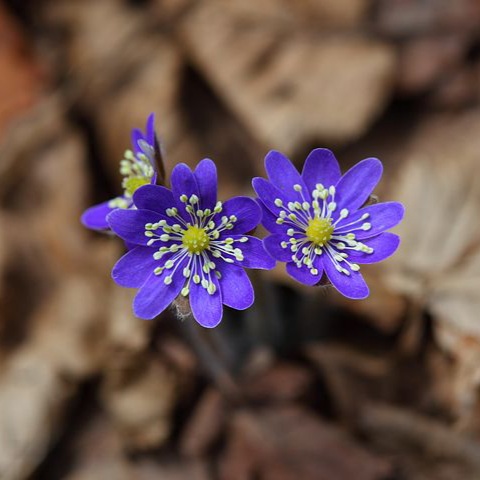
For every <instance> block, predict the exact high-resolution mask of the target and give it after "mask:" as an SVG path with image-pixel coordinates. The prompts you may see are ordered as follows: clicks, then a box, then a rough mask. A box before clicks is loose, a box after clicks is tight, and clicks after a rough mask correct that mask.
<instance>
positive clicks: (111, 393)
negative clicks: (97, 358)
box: [102, 320, 177, 450]
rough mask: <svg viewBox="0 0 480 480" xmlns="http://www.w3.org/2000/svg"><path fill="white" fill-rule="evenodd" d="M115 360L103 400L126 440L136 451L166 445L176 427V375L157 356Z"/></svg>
mask: <svg viewBox="0 0 480 480" xmlns="http://www.w3.org/2000/svg"><path fill="white" fill-rule="evenodd" d="M139 321H140V320H139ZM115 360H116V358H115V357H113V358H111V359H110V360H109V363H108V364H107V367H109V369H108V370H107V371H106V376H105V379H104V382H103V385H102V399H103V403H104V406H105V408H106V409H107V411H108V412H109V414H110V416H111V417H112V419H113V421H114V422H115V425H116V427H117V429H118V430H119V432H120V434H121V436H122V440H123V443H124V444H125V446H126V447H127V448H130V449H133V450H137V449H138V450H142V449H151V448H155V447H159V446H161V445H163V444H164V443H165V442H166V441H167V440H168V437H169V435H170V431H171V428H172V425H171V424H172V412H173V409H174V407H175V402H176V399H177V396H176V392H177V388H176V383H177V382H176V378H175V376H174V375H173V373H172V372H171V371H170V369H169V368H168V367H167V366H166V365H164V364H163V363H162V362H160V361H159V360H158V359H156V358H155V357H153V356H147V355H142V356H140V357H139V358H135V357H133V358H132V357H131V358H129V362H128V363H127V364H126V365H125V364H124V365H117V364H116V361H115ZM135 360H136V362H135V363H134V361H135Z"/></svg>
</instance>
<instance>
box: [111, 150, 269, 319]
mask: <svg viewBox="0 0 480 480" xmlns="http://www.w3.org/2000/svg"><path fill="white" fill-rule="evenodd" d="M171 186H172V188H171V190H169V189H167V188H165V187H161V186H157V185H147V186H143V187H141V188H139V189H138V190H137V191H136V192H135V193H134V194H133V201H134V204H135V206H136V209H130V210H125V209H123V210H120V209H118V210H115V211H114V212H112V213H111V214H110V215H109V217H108V221H109V224H110V226H111V228H112V230H113V231H114V232H115V233H116V234H117V235H119V236H120V237H121V238H123V239H124V240H125V241H126V242H128V243H129V244H131V245H134V248H132V249H131V250H130V251H129V252H128V253H127V254H126V255H124V256H123V257H122V258H121V259H120V260H119V261H118V262H117V264H116V265H115V266H114V268H113V272H112V277H113V279H114V280H115V281H116V282H117V283H118V284H119V285H122V286H124V287H130V288H139V289H140V290H139V291H138V293H137V295H136V297H135V299H134V302H133V309H134V312H135V314H136V315H137V316H138V317H140V318H145V319H151V318H154V317H156V316H157V315H158V314H160V313H161V312H162V311H163V310H165V309H166V308H167V307H168V306H169V305H170V304H171V303H172V302H173V301H174V300H175V298H176V297H177V296H178V295H182V296H184V297H188V298H189V301H190V306H191V310H192V313H193V316H194V317H195V319H196V320H197V321H198V322H199V323H200V324H201V325H203V326H205V327H214V326H216V325H217V324H218V323H219V322H220V320H221V318H222V312H223V307H222V304H225V305H228V306H230V307H232V308H235V309H237V310H243V309H245V308H248V307H249V306H250V305H251V304H252V303H253V298H254V294H253V288H252V285H251V283H250V280H249V278H248V276H247V275H246V273H245V271H244V270H243V267H248V268H263V269H270V268H273V267H274V265H275V261H274V260H273V259H272V258H271V257H270V256H269V255H268V253H267V252H266V251H265V250H264V248H263V244H262V242H261V241H260V240H259V239H258V238H255V237H252V236H249V235H246V233H247V232H250V231H251V230H253V229H254V228H255V227H256V226H257V225H258V223H259V222H260V220H261V216H262V213H261V209H260V207H259V206H258V204H257V203H256V202H255V201H254V200H253V199H251V198H247V197H235V198H232V199H230V200H227V201H226V202H225V203H222V202H221V201H217V172H216V168H215V164H214V163H213V162H212V161H211V160H209V159H205V160H202V161H201V162H200V163H199V164H198V166H197V168H196V170H195V171H194V172H192V171H191V170H190V169H189V168H188V166H187V165H185V164H179V165H177V166H176V167H175V168H174V169H173V171H172V175H171Z"/></svg>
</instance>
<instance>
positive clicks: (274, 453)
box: [220, 407, 391, 480]
mask: <svg viewBox="0 0 480 480" xmlns="http://www.w3.org/2000/svg"><path fill="white" fill-rule="evenodd" d="M389 473H391V469H390V466H389V464H388V462H387V461H385V460H382V459H381V458H379V457H376V456H375V455H372V454H371V453H369V452H367V451H366V450H363V449H362V448H361V447H360V446H357V445H356V444H355V443H354V442H352V441H351V440H350V439H349V438H348V437H347V436H346V435H345V434H344V433H343V432H341V431H340V430H338V429H337V428H335V427H333V426H331V425H328V424H327V423H325V422H323V421H321V420H320V419H318V418H317V417H315V416H314V415H312V414H310V413H308V412H307V411H305V410H302V409H299V408H294V407H287V408H269V409H268V410H265V411H259V412H257V413H249V412H238V413H237V414H236V415H235V416H234V417H233V418H232V433H231V437H230V441H229V444H228V446H227V452H226V454H225V457H224V459H223V462H222V466H221V474H220V478H221V479H222V480H237V479H242V480H247V479H253V478H256V479H259V480H290V479H292V480H293V479H298V478H302V480H310V479H312V480H313V479H315V480H323V479H325V480H331V479H332V478H335V479H338V480H344V479H345V480H347V479H351V478H356V479H358V480H367V479H371V480H378V479H381V478H386V476H387V475H388V474H389Z"/></svg>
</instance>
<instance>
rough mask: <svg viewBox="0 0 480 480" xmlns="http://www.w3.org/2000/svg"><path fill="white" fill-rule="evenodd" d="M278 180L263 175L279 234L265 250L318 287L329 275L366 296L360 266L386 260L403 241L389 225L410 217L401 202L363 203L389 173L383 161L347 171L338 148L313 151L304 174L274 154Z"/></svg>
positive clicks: (260, 182) (258, 187) (270, 217)
mask: <svg viewBox="0 0 480 480" xmlns="http://www.w3.org/2000/svg"><path fill="white" fill-rule="evenodd" d="M265 169H266V171H267V175H268V178H269V180H270V181H268V180H266V179H264V178H255V179H254V180H253V187H254V189H255V191H256V192H257V194H258V196H259V199H260V203H261V206H262V208H263V213H264V215H263V224H264V226H265V227H266V228H267V230H269V231H270V232H271V233H272V235H270V236H268V237H267V238H265V239H264V244H265V248H266V249H267V251H268V252H269V253H270V254H271V255H272V256H273V257H274V258H275V259H277V260H279V261H282V262H286V269H287V272H288V274H289V275H290V276H291V277H293V278H294V279H295V280H298V281H299V282H301V283H304V284H306V285H316V284H317V283H319V282H320V279H321V278H322V275H323V274H324V273H325V274H326V276H327V277H328V279H329V280H330V282H331V283H332V285H333V286H334V287H335V288H336V289H337V290H338V291H339V292H340V293H342V294H343V295H345V296H346V297H348V298H353V299H361V298H365V297H367V296H368V294H369V289H368V286H367V284H366V283H365V281H364V279H363V276H362V274H361V273H360V271H359V270H360V266H359V264H362V263H374V262H379V261H381V260H384V259H385V258H387V257H389V256H390V255H392V254H393V253H394V252H395V250H396V249H397V247H398V245H399V243H400V239H399V237H398V236H397V235H394V234H393V233H388V232H386V230H388V229H389V228H392V227H394V226H395V225H397V224H398V223H399V222H400V221H401V220H402V218H403V214H404V208H403V206H402V204H400V203H398V202H385V203H378V204H375V205H370V206H365V207H363V208H362V206H363V205H364V204H365V202H366V201H367V200H368V198H369V196H370V194H371V193H372V191H373V189H374V188H375V186H376V184H377V183H378V181H379V180H380V177H381V176H382V170H383V167H382V164H381V162H380V160H378V159H376V158H367V159H365V160H363V161H361V162H360V163H358V164H357V165H355V166H354V167H352V168H351V169H350V170H349V171H348V172H347V173H345V174H344V175H343V176H342V175H341V172H340V167H339V164H338V162H337V160H336V158H335V157H334V155H333V153H332V152H331V151H330V150H327V149H321V148H318V149H315V150H313V151H312V152H311V153H310V154H309V156H308V158H307V159H306V161H305V165H304V167H303V171H302V173H301V174H300V173H299V172H298V171H297V169H296V168H295V167H294V166H293V164H292V163H291V162H290V160H289V159H288V158H287V157H285V156H284V155H282V154H281V153H279V152H275V151H272V152H270V153H269V154H268V155H267V156H266V158H265Z"/></svg>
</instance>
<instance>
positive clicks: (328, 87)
mask: <svg viewBox="0 0 480 480" xmlns="http://www.w3.org/2000/svg"><path fill="white" fill-rule="evenodd" d="M254 20H255V21H254ZM261 20H262V19H261V17H260V18H257V19H252V18H250V17H248V16H242V15H241V14H240V13H238V12H237V11H236V10H235V9H234V8H227V7H226V6H225V5H224V4H223V2H219V1H217V0H210V1H206V2H200V3H198V4H197V5H196V8H194V9H192V11H191V12H190V13H189V14H188V15H187V16H186V18H185V20H184V22H183V24H182V27H181V30H180V33H181V35H180V38H181V40H182V41H183V42H184V44H185V47H186V49H187V52H188V53H189V55H190V56H191V58H192V59H193V61H194V62H195V64H196V66H197V67H198V68H199V69H200V70H201V72H202V74H203V75H204V76H205V77H206V78H207V79H208V81H209V82H210V83H211V85H213V87H214V88H215V90H216V92H217V93H218V94H219V95H220V96H221V97H222V99H223V100H224V101H225V102H226V103H227V105H228V106H229V108H230V109H231V110H232V111H233V112H234V113H235V115H236V116H238V118H239V119H240V121H241V122H242V123H243V125H244V126H245V127H246V128H247V129H248V131H249V132H250V134H251V135H252V137H253V138H255V139H256V140H257V141H258V142H259V143H260V144H262V145H264V146H265V147H272V146H274V147H275V148H277V149H279V150H282V151H285V152H287V153H291V152H292V151H293V150H294V149H295V148H298V147H300V146H301V145H303V144H304V142H308V141H312V140H313V139H316V138H319V137H320V138H322V139H323V140H326V141H331V142H344V141H348V140H352V139H354V138H356V137H358V136H359V135H361V134H362V133H363V132H365V130H366V129H367V128H368V126H369V125H370V124H371V122H372V121H373V120H374V119H375V118H376V117H377V115H378V114H379V113H380V112H381V111H382V110H383V108H384V107H385V104H386V103H387V101H388V96H389V93H390V91H391V89H392V80H393V78H392V77H393V74H394V72H395V56H394V53H393V50H392V49H391V48H390V47H388V46H387V45H386V44H383V43H381V42H378V41H374V40H370V39H366V38H363V37H352V36H344V37H342V36H325V35H321V32H319V31H318V30H316V31H315V30H313V31H312V32H310V33H307V32H306V31H305V29H301V28H299V29H294V30H293V31H292V29H289V28H278V24H276V23H272V22H271V23H267V22H262V21H261ZM199 39H201V41H199Z"/></svg>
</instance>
